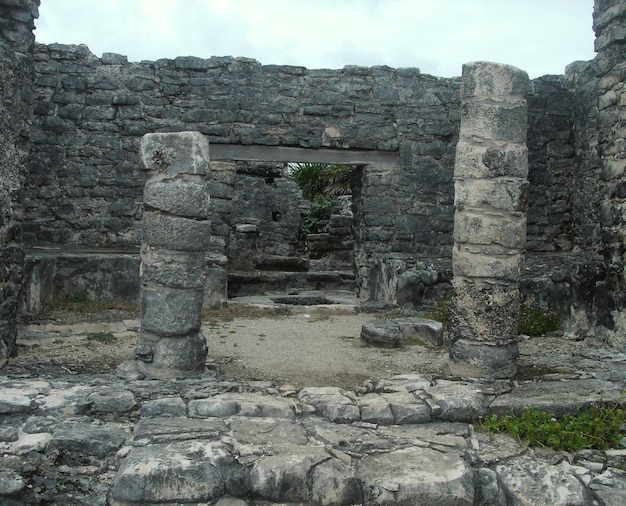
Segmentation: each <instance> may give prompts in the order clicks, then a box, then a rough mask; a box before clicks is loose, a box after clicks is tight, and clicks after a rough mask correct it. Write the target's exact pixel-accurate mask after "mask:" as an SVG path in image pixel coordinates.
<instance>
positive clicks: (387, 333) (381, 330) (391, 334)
mask: <svg viewBox="0 0 626 506" xmlns="http://www.w3.org/2000/svg"><path fill="white" fill-rule="evenodd" d="M361 339H362V340H363V341H365V342H366V343H368V344H371V345H374V346H381V347H383V348H399V347H401V346H403V345H404V341H403V339H402V333H401V332H400V328H399V327H398V324H397V323H396V322H395V321H382V320H381V321H371V322H366V323H364V324H363V325H362V326H361Z"/></svg>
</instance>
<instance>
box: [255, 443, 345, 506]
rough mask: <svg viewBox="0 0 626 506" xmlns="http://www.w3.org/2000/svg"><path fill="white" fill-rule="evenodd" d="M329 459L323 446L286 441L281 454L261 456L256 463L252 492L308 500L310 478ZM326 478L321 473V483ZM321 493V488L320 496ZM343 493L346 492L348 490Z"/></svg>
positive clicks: (279, 498) (278, 498)
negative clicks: (302, 444)
mask: <svg viewBox="0 0 626 506" xmlns="http://www.w3.org/2000/svg"><path fill="white" fill-rule="evenodd" d="M328 458H329V455H328V453H326V451H325V450H324V449H323V448H320V447H314V446H298V445H289V444H286V445H284V447H283V448H281V451H280V454H275V455H271V456H268V457H263V458H260V459H259V460H257V461H256V462H255V463H254V464H253V465H252V468H251V470H250V481H251V491H252V493H253V494H255V495H256V496H258V497H260V498H262V499H269V500H272V501H278V502H308V501H309V500H310V493H311V491H310V488H309V487H310V485H309V477H310V476H311V473H313V472H314V470H315V469H316V467H317V466H318V465H319V464H321V463H322V462H324V461H327V460H328ZM322 481H323V477H322V476H320V477H319V478H318V486H319V485H321V484H322ZM342 485H344V483H342ZM344 486H345V485H344ZM320 492H321V490H317V493H318V496H319V494H320ZM339 493H340V495H345V492H344V493H342V491H339Z"/></svg>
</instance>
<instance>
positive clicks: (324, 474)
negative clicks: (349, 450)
mask: <svg viewBox="0 0 626 506" xmlns="http://www.w3.org/2000/svg"><path fill="white" fill-rule="evenodd" d="M311 499H312V500H313V502H314V503H315V504H363V497H362V494H361V486H360V484H359V482H358V480H357V479H356V478H355V477H354V476H353V475H352V470H351V469H350V467H349V466H347V465H346V464H344V463H343V462H341V461H340V460H337V459H330V460H327V461H326V462H322V463H321V464H320V465H318V466H315V469H314V470H313V475H312V485H311Z"/></svg>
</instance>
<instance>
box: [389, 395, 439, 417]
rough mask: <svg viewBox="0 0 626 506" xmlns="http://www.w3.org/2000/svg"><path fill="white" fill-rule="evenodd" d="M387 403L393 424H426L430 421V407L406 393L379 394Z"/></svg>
mask: <svg viewBox="0 0 626 506" xmlns="http://www.w3.org/2000/svg"><path fill="white" fill-rule="evenodd" d="M381 395H382V397H383V398H384V399H385V400H386V401H387V402H388V403H389V409H391V413H392V414H393V420H394V423H395V424H397V425H403V424H407V423H426V422H429V421H430V420H432V413H431V410H430V406H428V404H427V403H425V402H424V401H423V400H421V399H419V398H417V397H416V396H415V395H414V394H412V393H409V392H407V391H404V392H403V391H399V392H393V393H384V394H381Z"/></svg>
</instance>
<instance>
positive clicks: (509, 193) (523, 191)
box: [454, 177, 529, 212]
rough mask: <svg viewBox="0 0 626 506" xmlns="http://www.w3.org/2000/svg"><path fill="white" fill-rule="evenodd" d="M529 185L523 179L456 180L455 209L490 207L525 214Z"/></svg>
mask: <svg viewBox="0 0 626 506" xmlns="http://www.w3.org/2000/svg"><path fill="white" fill-rule="evenodd" d="M528 188H529V183H528V181H527V180H526V179H523V178H512V177H510V178H507V177H498V178H493V179H460V178H458V179H456V181H455V182H454V205H455V206H456V207H491V208H494V209H501V210H503V211H520V212H526V211H527V209H528Z"/></svg>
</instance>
